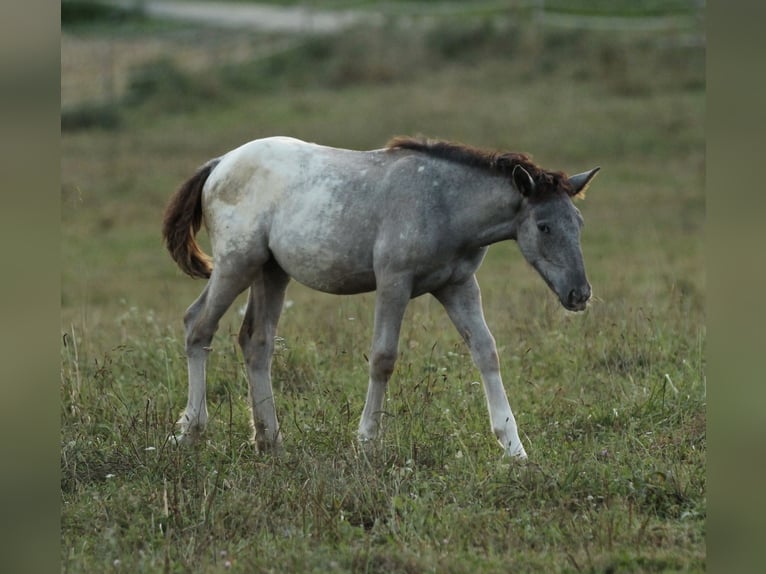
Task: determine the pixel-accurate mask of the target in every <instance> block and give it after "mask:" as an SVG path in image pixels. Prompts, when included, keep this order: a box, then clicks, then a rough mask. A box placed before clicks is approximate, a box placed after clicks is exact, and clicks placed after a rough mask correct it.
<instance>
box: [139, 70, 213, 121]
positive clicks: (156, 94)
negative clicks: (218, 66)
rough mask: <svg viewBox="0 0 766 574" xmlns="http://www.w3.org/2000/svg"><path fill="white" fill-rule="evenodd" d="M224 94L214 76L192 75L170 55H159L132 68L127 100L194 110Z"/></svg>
mask: <svg viewBox="0 0 766 574" xmlns="http://www.w3.org/2000/svg"><path fill="white" fill-rule="evenodd" d="M221 95H222V94H221V90H220V88H219V86H218V85H217V82H216V80H215V78H213V77H212V76H211V75H205V76H202V75H199V74H197V75H192V74H189V73H187V72H185V71H183V70H182V69H181V68H179V67H178V66H177V65H176V64H175V63H174V62H173V60H171V59H170V58H160V59H158V60H154V61H152V62H148V63H146V64H144V65H142V66H140V67H138V68H136V69H135V70H134V71H133V73H132V74H131V75H130V79H129V82H128V89H127V93H126V95H125V103H126V104H127V105H129V106H144V107H147V108H151V109H152V110H154V111H160V112H176V111H192V110H195V109H197V108H199V107H200V106H201V105H203V104H205V103H208V102H209V101H210V100H216V99H220V97H221Z"/></svg>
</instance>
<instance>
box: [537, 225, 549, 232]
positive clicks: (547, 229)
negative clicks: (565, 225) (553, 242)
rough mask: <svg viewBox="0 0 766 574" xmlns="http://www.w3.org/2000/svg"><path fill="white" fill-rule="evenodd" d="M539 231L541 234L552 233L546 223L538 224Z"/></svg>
mask: <svg viewBox="0 0 766 574" xmlns="http://www.w3.org/2000/svg"><path fill="white" fill-rule="evenodd" d="M537 229H539V230H540V232H541V233H550V232H551V228H550V227H548V226H547V225H546V224H545V223H538V224H537Z"/></svg>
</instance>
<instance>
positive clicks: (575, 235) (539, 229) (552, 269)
mask: <svg viewBox="0 0 766 574" xmlns="http://www.w3.org/2000/svg"><path fill="white" fill-rule="evenodd" d="M598 170H599V168H595V169H592V170H591V171H588V172H584V173H581V174H578V175H574V176H572V177H569V178H566V179H564V180H562V181H558V182H556V180H553V182H552V183H549V184H548V185H546V184H545V183H543V182H541V181H539V180H538V181H537V182H536V181H535V180H534V179H533V178H532V177H531V176H530V175H529V173H528V172H527V171H526V170H525V169H524V168H523V167H522V166H520V165H517V166H516V167H515V168H514V170H513V183H514V186H515V187H516V189H517V190H518V191H519V192H520V193H521V195H522V197H523V199H522V204H521V208H520V211H519V214H518V218H517V220H516V221H517V226H516V241H517V242H518V244H519V249H521V253H522V254H523V255H524V258H525V259H526V260H527V261H528V262H529V263H530V264H531V265H532V266H533V267H534V268H535V269H536V270H537V272H538V273H540V275H541V276H542V278H543V279H544V280H545V282H546V283H547V284H548V286H549V287H550V288H551V289H552V290H553V292H554V293H556V295H558V298H559V300H560V301H561V304H562V305H563V306H564V307H565V308H566V309H568V310H570V311H582V310H584V309H585V307H586V304H587V302H588V300H589V299H590V296H591V288H590V284H589V283H588V279H587V278H586V276H585V263H584V261H583V256H582V249H581V248H580V230H581V228H582V226H583V219H582V216H581V215H580V211H579V210H578V209H577V208H576V207H575V205H574V203H573V202H572V198H573V197H574V196H576V195H578V194H581V193H583V192H584V190H585V188H586V187H587V185H588V184H589V183H590V181H591V180H592V179H593V177H594V176H595V175H596V173H597V172H598ZM543 187H544V189H543Z"/></svg>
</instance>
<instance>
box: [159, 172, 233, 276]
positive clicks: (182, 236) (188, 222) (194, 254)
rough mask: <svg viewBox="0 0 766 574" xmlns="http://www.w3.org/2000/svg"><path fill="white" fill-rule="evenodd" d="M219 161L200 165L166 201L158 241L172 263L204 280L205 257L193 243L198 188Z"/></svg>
mask: <svg viewBox="0 0 766 574" xmlns="http://www.w3.org/2000/svg"><path fill="white" fill-rule="evenodd" d="M219 161H220V160H218V159H214V160H211V161H209V162H207V163H206V164H205V165H204V166H202V167H201V168H200V169H199V170H198V171H197V173H195V174H194V175H193V176H192V177H191V178H190V179H189V180H188V181H187V182H186V183H184V184H183V185H182V186H181V187H180V188H179V189H178V191H176V192H175V193H174V194H173V197H171V198H170V201H169V202H168V206H167V207H166V208H165V215H164V216H163V220H162V238H163V239H164V240H165V246H166V247H167V248H168V251H170V255H171V257H173V261H175V262H176V263H177V264H178V266H179V267H180V268H181V270H182V271H183V272H184V273H186V274H187V275H190V276H192V277H200V278H208V277H210V272H211V271H212V270H213V265H212V261H211V259H210V257H208V256H207V255H206V254H205V253H204V252H203V251H202V249H200V246H199V244H198V243H197V241H196V240H195V236H196V235H197V232H198V231H199V228H200V226H201V225H202V188H203V187H204V186H205V181H207V178H208V176H209V175H210V172H212V171H213V169H214V168H215V166H216V165H218V162H219Z"/></svg>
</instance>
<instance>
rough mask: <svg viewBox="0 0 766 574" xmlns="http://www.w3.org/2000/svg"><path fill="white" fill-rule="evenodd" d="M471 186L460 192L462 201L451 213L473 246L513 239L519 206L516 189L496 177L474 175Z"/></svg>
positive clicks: (518, 196)
mask: <svg viewBox="0 0 766 574" xmlns="http://www.w3.org/2000/svg"><path fill="white" fill-rule="evenodd" d="M472 187H473V189H470V190H465V192H464V193H462V194H461V200H462V201H459V202H458V205H456V206H455V207H456V210H455V212H454V213H453V217H455V218H456V219H457V220H458V221H459V225H460V226H461V228H462V231H463V233H467V234H468V235H469V236H470V237H471V238H472V243H473V242H475V243H476V245H475V246H476V247H483V246H485V245H491V244H492V243H497V242H498V241H504V240H506V239H513V238H514V237H515V234H516V225H517V222H516V216H517V215H518V213H519V209H520V207H521V195H520V194H519V192H518V191H516V190H515V189H514V188H513V187H512V186H511V185H510V183H508V182H506V181H502V180H499V179H498V178H496V177H489V178H487V179H486V180H482V178H480V179H476V180H474V182H473V186H472Z"/></svg>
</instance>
